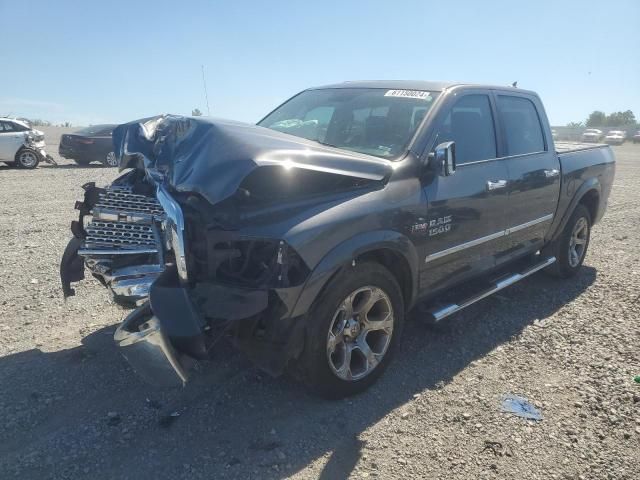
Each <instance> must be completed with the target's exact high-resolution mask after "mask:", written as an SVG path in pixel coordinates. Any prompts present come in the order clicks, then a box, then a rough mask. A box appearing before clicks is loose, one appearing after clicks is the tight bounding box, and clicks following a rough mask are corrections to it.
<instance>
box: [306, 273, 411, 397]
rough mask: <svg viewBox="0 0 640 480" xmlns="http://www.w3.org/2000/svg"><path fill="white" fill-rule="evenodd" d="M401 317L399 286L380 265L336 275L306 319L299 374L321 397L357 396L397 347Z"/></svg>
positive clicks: (372, 380)
mask: <svg viewBox="0 0 640 480" xmlns="http://www.w3.org/2000/svg"><path fill="white" fill-rule="evenodd" d="M349 306H350V307H349ZM404 313H405V312H404V301H403V297H402V291H401V290H400V287H399V286H398V282H397V281H396V280H395V278H394V276H393V274H392V273H391V272H389V270H387V269H386V268H384V267H383V266H382V265H380V264H378V263H373V262H365V263H361V264H357V265H356V266H355V267H354V268H349V269H347V270H346V271H343V272H341V273H339V274H338V276H337V277H336V278H335V279H334V280H332V281H331V284H330V285H328V286H327V288H326V289H325V290H324V291H323V292H322V293H321V294H320V296H319V297H318V298H317V299H316V301H315V303H314V306H313V307H312V308H311V311H310V313H309V315H308V318H307V332H306V339H305V348H304V351H303V353H302V355H301V358H300V363H299V364H298V365H297V367H298V368H299V374H300V375H299V376H300V377H301V379H302V380H303V382H304V383H305V384H306V385H307V386H308V387H310V388H311V389H312V390H313V391H314V392H315V393H317V394H319V395H321V396H323V397H325V398H329V399H337V398H342V397H346V396H349V395H354V394H356V393H359V392H362V391H363V390H365V389H367V388H368V387H369V386H371V385H372V384H373V383H374V382H375V381H376V380H377V379H378V378H379V377H380V375H382V373H383V371H384V370H385V368H386V367H387V365H388V364H389V362H390V361H391V358H392V357H393V354H394V353H395V350H396V349H397V348H398V345H399V343H400V337H401V335H402V327H403V324H404Z"/></svg>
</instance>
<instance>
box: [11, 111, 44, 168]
mask: <svg viewBox="0 0 640 480" xmlns="http://www.w3.org/2000/svg"><path fill="white" fill-rule="evenodd" d="M44 148H45V143H44V133H42V132H41V131H40V130H35V129H34V128H32V127H31V126H30V125H29V124H28V123H26V122H24V121H22V120H17V119H14V118H2V117H0V162H5V163H7V164H15V165H16V166H18V167H19V168H28V169H31V168H36V167H37V166H38V163H40V162H41V161H49V160H48V155H47V152H46V151H45V149H44Z"/></svg>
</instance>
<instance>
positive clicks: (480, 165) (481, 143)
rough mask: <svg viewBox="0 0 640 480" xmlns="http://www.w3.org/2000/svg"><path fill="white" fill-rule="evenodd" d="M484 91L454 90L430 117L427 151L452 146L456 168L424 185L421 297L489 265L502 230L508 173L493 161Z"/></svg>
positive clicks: (494, 154) (495, 153)
mask: <svg viewBox="0 0 640 480" xmlns="http://www.w3.org/2000/svg"><path fill="white" fill-rule="evenodd" d="M494 117H495V113H494V109H493V105H492V101H491V94H490V92H486V91H482V90H480V91H465V92H458V93H456V94H455V96H454V97H453V98H452V99H451V100H449V104H448V105H447V106H443V109H442V113H441V114H439V115H438V118H437V119H436V121H435V123H436V132H435V138H434V139H433V140H432V142H430V143H431V146H430V150H431V151H432V150H433V149H434V148H435V147H436V146H437V145H439V144H440V143H443V142H448V141H453V142H455V151H456V161H457V170H456V172H455V174H453V175H451V176H440V175H436V176H435V177H434V178H432V179H429V180H428V181H426V184H425V186H424V193H425V196H426V199H427V218H426V219H425V220H426V223H425V224H424V234H423V237H422V238H423V246H422V253H423V258H424V263H423V268H422V270H421V277H420V288H421V292H422V293H423V294H427V293H431V292H433V291H434V290H437V289H440V288H443V287H445V286H447V285H450V284H453V283H457V282H460V281H463V280H465V279H467V278H470V277H472V276H474V275H476V274H478V273H481V272H484V271H486V270H488V269H491V268H493V267H494V265H495V259H494V256H495V254H496V253H498V252H501V251H502V249H503V248H504V247H503V243H502V242H503V240H504V230H505V228H506V226H507V218H506V215H505V212H506V203H507V195H506V193H507V183H508V178H509V177H508V172H507V169H506V166H505V164H504V163H503V162H502V161H501V160H500V159H499V158H498V148H497V137H498V136H497V132H496V124H495V119H494Z"/></svg>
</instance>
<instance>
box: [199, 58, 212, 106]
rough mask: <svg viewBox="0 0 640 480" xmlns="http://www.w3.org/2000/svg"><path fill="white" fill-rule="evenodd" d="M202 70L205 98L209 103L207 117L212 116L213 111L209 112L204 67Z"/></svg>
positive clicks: (202, 66)
mask: <svg viewBox="0 0 640 480" xmlns="http://www.w3.org/2000/svg"><path fill="white" fill-rule="evenodd" d="M200 67H201V68H202V85H203V86H204V98H205V100H206V101H207V116H208V117H210V116H211V110H209V95H208V94H207V81H206V80H205V78H204V65H200Z"/></svg>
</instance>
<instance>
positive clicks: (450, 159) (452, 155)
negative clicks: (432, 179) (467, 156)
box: [433, 142, 456, 177]
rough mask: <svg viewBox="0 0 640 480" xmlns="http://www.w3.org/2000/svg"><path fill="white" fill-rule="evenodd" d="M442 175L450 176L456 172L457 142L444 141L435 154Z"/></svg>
mask: <svg viewBox="0 0 640 480" xmlns="http://www.w3.org/2000/svg"><path fill="white" fill-rule="evenodd" d="M433 157H434V159H435V164H436V166H438V167H439V168H440V175H442V176H443V177H449V176H451V175H453V174H454V173H456V143H455V142H444V143H441V144H440V145H438V146H437V147H436V149H435V152H434V154H433Z"/></svg>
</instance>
